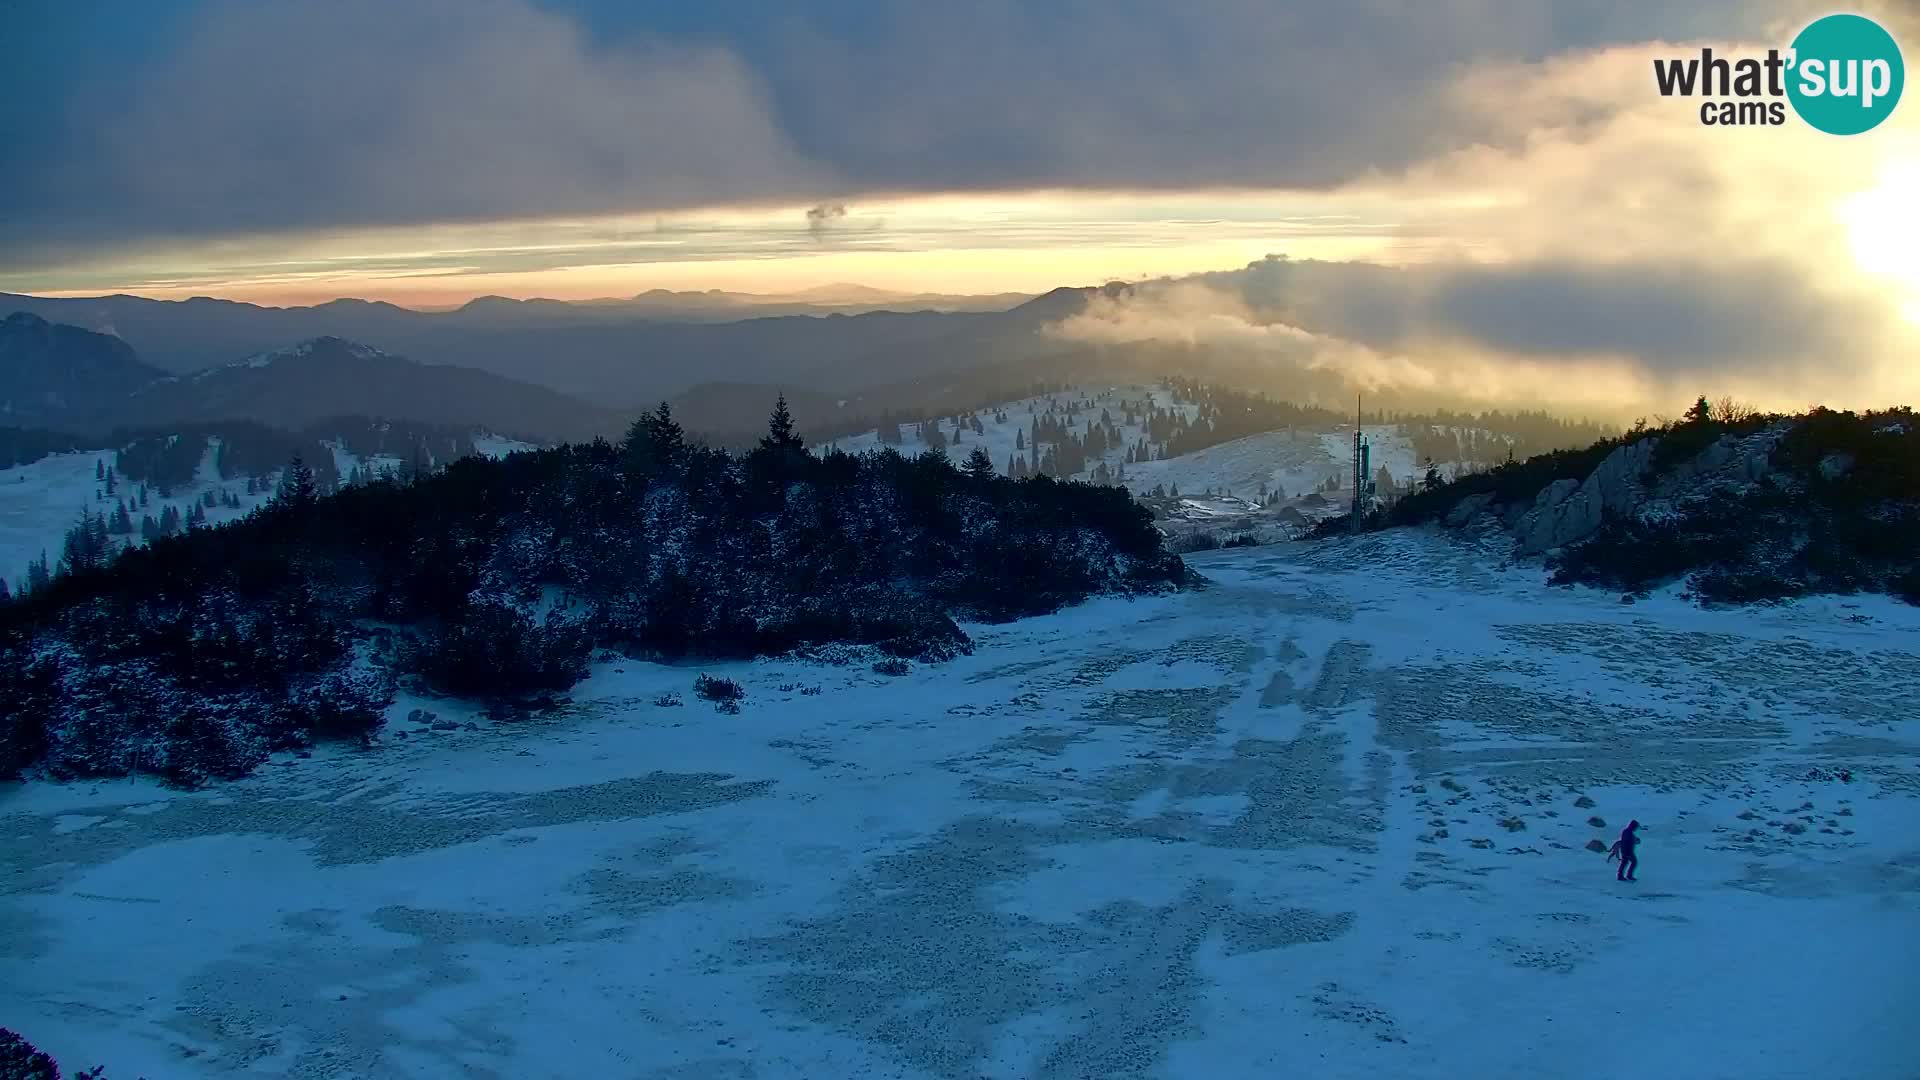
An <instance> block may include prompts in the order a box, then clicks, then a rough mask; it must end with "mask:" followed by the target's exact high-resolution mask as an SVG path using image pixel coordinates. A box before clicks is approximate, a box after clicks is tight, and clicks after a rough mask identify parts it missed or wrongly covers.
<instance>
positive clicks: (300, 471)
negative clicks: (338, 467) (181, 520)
mask: <svg viewBox="0 0 1920 1080" xmlns="http://www.w3.org/2000/svg"><path fill="white" fill-rule="evenodd" d="M319 498H320V492H319V489H318V488H316V487H315V486H314V483H313V470H312V469H310V468H308V467H307V463H306V462H305V461H302V460H301V459H300V455H299V454H298V453H297V452H296V453H295V454H294V455H293V457H292V459H290V460H289V461H288V462H287V468H286V471H285V472H284V473H282V474H281V476H280V489H279V490H278V491H277V492H275V493H274V501H275V502H277V503H279V504H281V505H283V506H311V505H313V503H314V502H315V501H316V500H317V499H319ZM168 509H172V508H171V507H169V508H168ZM178 516H179V515H178V512H177V511H176V512H175V517H178ZM165 524H166V522H165V520H164V519H162V521H161V525H162V526H163V527H164V526H165Z"/></svg>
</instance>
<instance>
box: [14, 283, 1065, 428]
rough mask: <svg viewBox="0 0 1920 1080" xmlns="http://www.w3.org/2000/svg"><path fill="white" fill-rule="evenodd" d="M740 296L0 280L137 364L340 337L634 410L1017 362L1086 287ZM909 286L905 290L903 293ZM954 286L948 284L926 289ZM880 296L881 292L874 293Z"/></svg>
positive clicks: (190, 365)
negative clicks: (211, 289) (333, 295)
mask: <svg viewBox="0 0 1920 1080" xmlns="http://www.w3.org/2000/svg"><path fill="white" fill-rule="evenodd" d="M740 296H741V294H728V293H722V294H712V293H705V294H688V293H671V294H664V295H662V294H658V293H643V294H641V295H640V296H639V297H635V298H631V299H629V300H624V301H607V302H604V303H603V302H597V301H596V302H585V303H566V302H562V301H557V300H511V299H507V298H503V297H480V298H477V299H475V300H473V301H470V302H469V303H467V304H466V305H464V306H463V307H461V308H458V309H455V310H452V311H438V312H427V311H414V310H410V309H407V308H402V307H398V306H396V305H393V304H387V303H382V302H377V301H364V300H336V301H332V302H329V303H326V304H320V305H316V306H313V307H298V308H269V307H261V306H259V305H255V304H245V303H238V302H234V301H227V300H215V299H210V298H206V297H199V298H194V299H190V300H179V301H172V300H150V299H146V298H143V297H135V296H125V295H121V296H103V297H85V298H56V297H33V296H22V295H14V294H0V312H7V311H11V310H21V311H30V312H33V313H35V314H37V315H39V316H41V317H43V318H46V319H49V320H52V321H56V322H63V323H67V324H70V325H74V326H80V327H84V328H87V329H91V330H94V331H96V332H100V333H110V334H113V335H115V336H117V337H120V338H121V339H123V340H125V341H126V342H127V343H128V344H130V345H132V346H133V348H134V349H135V350H136V352H137V353H138V354H139V356H140V357H141V358H142V359H144V360H145V361H146V362H147V363H149V364H152V365H154V366H155V367H159V368H162V369H164V370H166V371H169V372H172V373H174V374H186V373H188V372H192V371H197V370H200V369H203V368H208V367H214V366H217V365H222V364H226V363H229V362H231V361H232V359H233V358H234V357H238V356H251V355H254V354H257V353H261V352H266V351H269V350H272V349H276V348H279V347H282V346H284V345H285V344H286V343H287V342H290V341H305V340H310V339H313V338H319V337H339V338H344V339H348V340H352V341H358V342H363V343H365V344H368V345H371V346H373V347H375V348H378V349H380V350H382V351H384V352H387V353H391V354H395V355H400V356H406V357H408V358H410V359H412V360H415V361H417V362H419V363H422V364H428V365H452V366H459V367H468V368H477V369H480V370H482V371H489V372H492V373H494V374H496V375H503V376H506V377H508V378H512V379H518V380H521V381H524V382H529V383H534V384H537V385H541V386H545V387H547V388H549V389H552V390H557V391H560V392H562V393H566V394H571V395H575V396H578V397H582V398H586V399H589V400H592V401H595V402H600V403H603V404H606V405H608V406H612V407H617V408H625V409H629V410H631V409H634V408H640V407H647V406H650V405H652V404H654V403H656V402H658V401H659V400H661V399H662V398H671V397H673V396H674V395H676V394H679V393H681V392H683V391H686V390H688V389H689V388H691V387H693V386H695V385H697V384H699V383H702V382H710V381H718V382H740V383H754V384H761V385H768V386H774V387H794V388H798V387H806V388H808V389H810V390H813V391H816V392H819V393H822V394H832V395H835V396H836V397H845V396H848V395H849V394H852V393H857V392H858V391H860V390H861V389H863V388H865V387H867V386H871V385H875V384H882V383H895V382H899V381H901V380H904V379H909V378H914V377H918V376H923V375H931V374H935V373H940V372H946V371H949V370H957V369H963V368H967V367H972V366H977V365H980V364H984V363H990V362H1007V361H1018V360H1021V359H1024V358H1026V357H1028V356H1030V355H1037V354H1040V353H1044V352H1047V351H1050V350H1055V349H1057V348H1059V343H1058V342H1054V341H1050V340H1046V339H1044V338H1043V336H1042V335H1041V334H1040V333H1039V330H1040V328H1041V327H1042V326H1043V325H1044V324H1045V323H1047V322H1050V321H1054V320H1056V319H1058V318H1060V317H1061V316H1062V315H1063V314H1070V313H1071V311H1072V310H1077V308H1078V306H1080V305H1083V304H1084V303H1085V297H1084V292H1083V291H1079V290H1055V291H1054V292H1052V293H1048V294H1046V295H1045V296H1042V297H1038V298H1033V299H1026V298H1024V297H1001V298H981V300H982V302H983V303H987V304H988V306H989V307H990V308H991V307H993V306H995V305H997V304H998V303H999V302H1000V301H1001V300H1015V299H1017V300H1021V301H1022V302H1020V303H1018V304H1015V305H1013V306H1009V307H1006V308H1004V309H1000V310H936V309H922V310H886V309H884V307H886V306H891V305H893V304H894V303H895V302H894V301H886V302H884V304H883V302H882V301H880V300H877V299H874V298H872V297H867V298H865V299H862V297H861V294H859V293H857V292H849V291H847V289H846V288H845V287H838V286H836V287H832V288H831V289H829V290H827V291H824V292H820V293H819V294H817V295H809V296H807V297H803V298H801V300H800V301H799V302H798V303H797V304H796V305H795V306H793V307H790V308H782V307H780V306H778V305H765V304H758V303H757V302H756V303H753V304H742V303H741V302H740V301H739V297H740ZM916 299H929V298H925V297H918V298H916V297H905V298H903V302H902V303H901V304H900V306H910V305H911V302H912V301H914V300H916ZM933 299H943V300H953V299H955V298H951V297H947V298H933ZM876 305H882V306H880V307H876Z"/></svg>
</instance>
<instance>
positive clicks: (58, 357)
mask: <svg viewBox="0 0 1920 1080" xmlns="http://www.w3.org/2000/svg"><path fill="white" fill-rule="evenodd" d="M165 375H166V373H165V372H163V371H161V370H160V369H158V368H155V367H152V366H150V365H148V364H145V363H142V362H141V360H140V358H139V357H138V356H137V355H135V354H134V351H133V349H132V348H130V347H128V345H127V343H126V342H124V341H121V340H120V339H119V338H117V337H113V336H112V335H110V334H97V333H94V332H92V331H90V330H83V329H81V328H79V327H77V326H66V325H62V324H60V323H50V322H48V321H47V320H45V319H43V318H41V317H40V316H38V315H34V314H31V313H29V312H16V313H14V314H12V315H8V316H7V317H6V318H5V319H0V422H3V423H9V424H14V425H18V426H23V427H36V426H37V427H48V428H69V427H86V426H92V425H95V424H97V423H98V422H99V421H100V420H101V419H102V418H103V416H104V415H105V414H106V413H107V412H109V411H110V403H111V402H114V401H117V400H122V399H124V398H126V397H127V395H129V394H131V393H133V392H134V391H135V390H137V389H139V388H140V387H142V386H145V385H147V384H149V383H151V382H153V381H154V380H155V379H159V378H164V377H165Z"/></svg>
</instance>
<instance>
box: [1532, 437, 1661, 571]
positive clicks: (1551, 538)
mask: <svg viewBox="0 0 1920 1080" xmlns="http://www.w3.org/2000/svg"><path fill="white" fill-rule="evenodd" d="M1659 442H1660V440H1659V439H1656V438H1646V439H1641V440H1639V441H1638V442H1632V443H1628V444H1627V445H1625V446H1622V447H1620V448H1618V449H1616V450H1615V451H1614V452H1613V453H1611V454H1608V455H1607V456H1606V459H1605V460H1604V461H1602V462H1601V463H1600V465H1599V467H1598V468H1596V469H1594V470H1593V472H1592V474H1591V475H1589V476H1588V477H1587V478H1586V480H1585V481H1584V482H1582V481H1578V480H1572V479H1564V480H1555V481H1554V482H1553V483H1551V484H1548V485H1547V486H1546V487H1544V488H1542V489H1541V490H1540V494H1539V495H1538V496H1536V497H1535V498H1534V501H1533V506H1532V507H1531V508H1529V509H1528V510H1526V511H1525V513H1523V514H1522V515H1521V516H1520V518H1519V520H1518V521H1516V522H1514V523H1513V530H1514V533H1515V540H1516V551H1517V553H1518V554H1521V555H1537V554H1540V553H1541V552H1544V551H1551V550H1553V549H1554V548H1557V547H1563V546H1565V545H1567V544H1571V543H1573V542H1575V541H1577V540H1583V539H1585V538H1586V537H1588V536H1589V535H1591V534H1592V533H1593V531H1594V530H1595V529H1598V528H1599V527H1600V525H1601V523H1602V522H1604V521H1606V520H1607V518H1609V517H1615V516H1621V515H1626V514H1631V513H1633V512H1634V510H1635V509H1636V508H1637V507H1638V506H1639V504H1640V501H1641V499H1642V498H1644V497H1645V490H1646V489H1645V485H1644V484H1643V482H1642V479H1641V478H1642V477H1644V476H1645V475H1646V473H1647V469H1648V466H1649V465H1651V464H1652V461H1653V450H1654V447H1655V446H1657V445H1659Z"/></svg>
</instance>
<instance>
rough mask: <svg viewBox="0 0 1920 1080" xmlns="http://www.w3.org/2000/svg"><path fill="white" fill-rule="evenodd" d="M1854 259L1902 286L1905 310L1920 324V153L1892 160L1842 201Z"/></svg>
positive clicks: (1880, 275)
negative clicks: (1877, 177) (1865, 187)
mask: <svg viewBox="0 0 1920 1080" xmlns="http://www.w3.org/2000/svg"><path fill="white" fill-rule="evenodd" d="M1839 217H1840V220H1841V221H1842V222H1843V223H1844V224H1845V225H1846V227H1847V241H1848V244H1849V246H1850V247H1851V248H1852V251H1853V260H1854V262H1855V264H1857V265H1858V266H1859V267H1860V269H1861V270H1863V271H1865V272H1866V273H1869V274H1873V275H1875V276H1877V277H1883V278H1887V279H1890V280H1891V281H1892V282H1893V283H1895V284H1897V286H1898V287H1899V288H1900V290H1901V299H1902V301H1903V304H1902V307H1901V311H1902V312H1903V313H1904V314H1905V315H1906V317H1907V318H1908V319H1910V320H1912V321H1913V322H1916V323H1920V158H1912V159H1905V160H1901V161H1897V162H1894V163H1892V164H1890V165H1888V166H1887V167H1886V168H1885V169H1884V170H1882V172H1881V174H1880V182H1879V183H1878V184H1877V185H1875V186H1874V187H1872V188H1870V189H1868V190H1866V191H1863V192H1860V193H1859V194H1857V195H1854V196H1852V197H1851V198H1848V199H1847V200H1845V201H1844V202H1842V203H1841V204H1840V207H1839Z"/></svg>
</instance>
